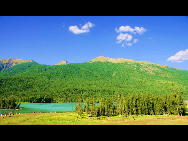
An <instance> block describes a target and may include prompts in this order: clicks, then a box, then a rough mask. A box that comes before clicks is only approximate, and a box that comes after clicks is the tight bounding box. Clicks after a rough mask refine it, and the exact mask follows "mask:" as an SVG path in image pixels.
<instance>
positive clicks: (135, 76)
mask: <svg viewBox="0 0 188 141" xmlns="http://www.w3.org/2000/svg"><path fill="white" fill-rule="evenodd" d="M120 60H121V59H120ZM120 62H121V61H120ZM187 78H188V71H185V70H177V69H174V68H170V67H167V66H162V65H157V64H152V63H148V62H137V61H131V60H126V61H125V60H124V62H121V63H112V62H107V61H106V62H89V63H88V62H86V63H69V64H65V65H53V66H50V65H42V64H38V63H36V62H27V63H20V64H17V65H14V66H12V67H10V68H8V69H3V70H2V71H0V87H1V89H0V98H2V99H3V98H4V99H5V98H8V97H15V98H16V99H17V100H18V101H19V102H47V101H48V102H77V99H78V96H77V93H79V94H80V100H81V102H85V101H86V99H88V98H92V99H94V100H95V102H99V101H100V100H101V98H102V100H104V99H106V98H109V100H110V101H116V102H117V101H118V94H120V95H121V96H122V95H123V96H124V97H126V96H127V95H129V94H135V95H144V94H146V93H149V95H151V96H163V97H164V96H166V95H167V96H168V95H172V94H174V93H176V94H177V95H180V94H181V95H182V98H183V99H188V95H187V94H188V79H187Z"/></svg>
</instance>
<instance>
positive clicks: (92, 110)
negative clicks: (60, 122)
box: [75, 94, 186, 117]
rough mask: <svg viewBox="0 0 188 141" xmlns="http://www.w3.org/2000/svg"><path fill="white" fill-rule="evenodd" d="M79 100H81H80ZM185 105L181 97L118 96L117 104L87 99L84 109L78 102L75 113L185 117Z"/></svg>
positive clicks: (104, 100)
mask: <svg viewBox="0 0 188 141" xmlns="http://www.w3.org/2000/svg"><path fill="white" fill-rule="evenodd" d="M78 100H79V99H78ZM185 106H186V105H185V103H184V101H183V99H182V97H181V95H176V94H174V95H169V96H167V95H166V96H165V97H162V96H151V95H149V94H147V95H134V94H132V95H128V96H126V97H124V96H123V95H122V96H120V95H118V100H117V102H114V101H113V100H111V99H109V98H106V99H104V98H101V99H100V101H99V103H98V104H95V101H94V100H91V99H90V98H88V99H87V101H86V103H85V106H84V108H82V106H81V104H80V100H79V101H78V105H77V106H76V107H77V108H76V109H75V111H76V112H77V113H78V115H79V116H81V115H82V113H83V112H86V114H88V115H90V116H97V117H98V116H116V115H124V116H126V117H127V116H130V115H163V114H168V115H181V116H182V115H185V111H186V108H185Z"/></svg>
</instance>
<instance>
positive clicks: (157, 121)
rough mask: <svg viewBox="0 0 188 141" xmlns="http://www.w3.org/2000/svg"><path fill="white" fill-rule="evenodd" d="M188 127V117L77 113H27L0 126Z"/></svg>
mask: <svg viewBox="0 0 188 141" xmlns="http://www.w3.org/2000/svg"><path fill="white" fill-rule="evenodd" d="M67 124H68V125H79V124H80V125H179V124H183V125H188V116H182V117H181V116H175V115H170V116H167V115H153V116H151V115H143V116H133V117H132V116H129V117H123V116H114V117H107V116H102V117H87V116H86V115H84V116H83V117H78V116H77V114H76V113H68V112H67V113H26V114H18V115H13V116H12V117H5V118H1V119H0V125H67Z"/></svg>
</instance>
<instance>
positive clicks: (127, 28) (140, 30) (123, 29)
mask: <svg viewBox="0 0 188 141" xmlns="http://www.w3.org/2000/svg"><path fill="white" fill-rule="evenodd" d="M115 31H116V32H117V33H121V32H130V33H134V34H136V33H138V34H143V33H144V32H146V29H145V28H143V27H137V26H135V28H132V27H130V26H129V25H126V26H120V27H119V29H117V28H115Z"/></svg>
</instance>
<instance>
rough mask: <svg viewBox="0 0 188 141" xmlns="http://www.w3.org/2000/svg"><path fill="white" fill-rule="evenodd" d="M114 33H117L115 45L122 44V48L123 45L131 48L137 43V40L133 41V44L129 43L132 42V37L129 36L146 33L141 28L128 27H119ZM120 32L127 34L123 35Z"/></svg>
mask: <svg viewBox="0 0 188 141" xmlns="http://www.w3.org/2000/svg"><path fill="white" fill-rule="evenodd" d="M115 31H116V32H117V33H119V35H118V36H117V40H118V41H117V42H116V43H122V46H123V47H124V46H125V45H127V46H131V45H132V43H137V42H138V39H133V42H132V43H131V42H130V41H131V40H132V38H133V36H132V35H130V34H137V33H138V34H143V33H144V32H146V29H145V28H143V27H137V26H135V27H134V28H132V27H130V26H129V25H126V26H120V27H119V28H115ZM122 32H129V33H130V34H128V33H125V34H123V33H122Z"/></svg>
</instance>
